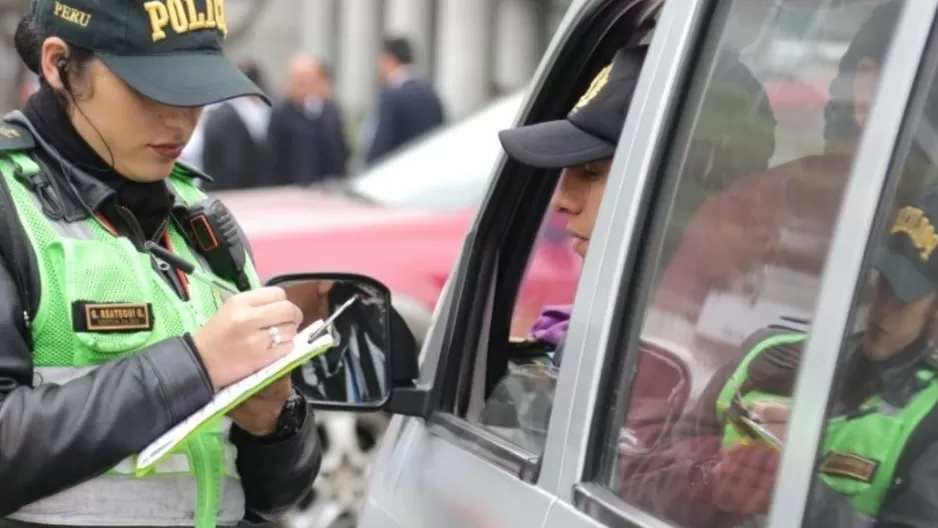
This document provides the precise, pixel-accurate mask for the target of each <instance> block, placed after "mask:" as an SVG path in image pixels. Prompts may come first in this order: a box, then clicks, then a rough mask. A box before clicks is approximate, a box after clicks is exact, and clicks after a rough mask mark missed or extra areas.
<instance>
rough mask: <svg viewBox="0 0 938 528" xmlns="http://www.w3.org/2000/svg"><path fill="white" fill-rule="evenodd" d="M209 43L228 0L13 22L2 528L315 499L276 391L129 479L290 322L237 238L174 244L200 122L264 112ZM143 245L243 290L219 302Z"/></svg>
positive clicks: (72, 12)
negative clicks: (184, 157) (29, 81)
mask: <svg viewBox="0 0 938 528" xmlns="http://www.w3.org/2000/svg"><path fill="white" fill-rule="evenodd" d="M225 32H226V25H225V6H224V3H223V0H150V1H144V0H61V1H56V0H35V1H34V3H33V5H32V9H31V12H30V13H29V14H28V15H26V16H25V17H24V18H23V20H21V22H20V24H19V26H18V28H17V31H16V49H17V52H18V53H19V54H20V57H21V58H22V60H23V61H24V62H25V63H26V64H27V66H29V68H30V69H32V70H33V71H34V72H36V73H37V74H38V75H39V76H40V78H41V89H40V91H39V92H38V93H37V94H36V95H34V96H33V97H32V98H31V99H30V100H29V102H28V104H27V105H26V107H25V108H24V110H23V112H13V113H11V114H9V115H7V116H6V117H5V118H4V119H3V121H2V122H0V200H2V201H0V212H2V213H3V215H2V216H3V217H2V219H0V221H2V222H3V223H2V225H3V229H2V230H0V250H2V251H0V254H2V257H3V259H2V260H0V333H2V335H3V342H2V344H0V482H2V483H3V484H2V486H0V487H2V491H0V526H4V527H6V526H22V525H64V526H68V525H72V526H76V525H80V526H198V527H200V528H201V527H209V526H225V525H229V526H231V525H236V524H238V523H239V522H241V521H242V520H247V521H249V522H262V521H265V520H272V519H273V518H274V517H276V516H277V515H279V514H281V513H283V512H284V511H286V510H287V509H289V508H290V507H291V506H292V505H293V504H294V503H295V502H296V501H298V500H299V499H301V498H302V497H303V496H304V495H305V494H307V493H308V492H309V490H310V486H311V484H312V481H313V480H314V478H315V476H316V472H317V470H318V467H319V459H320V454H319V451H318V446H317V444H316V434H315V430H314V426H313V420H312V413H311V412H310V411H309V410H308V404H307V402H306V401H305V400H304V399H303V398H302V396H299V395H298V394H297V393H296V392H295V391H294V390H293V388H292V386H291V384H290V380H289V378H285V379H283V380H282V381H280V382H277V383H275V384H274V385H273V386H271V387H270V388H269V389H267V390H266V391H264V392H263V393H261V394H259V395H257V396H255V397H254V398H252V399H251V400H249V401H247V402H245V403H244V404H243V405H242V406H241V407H239V408H238V409H236V410H234V411H233V412H232V413H231V414H230V416H229V417H228V418H226V419H224V420H221V421H219V423H217V424H214V427H213V428H209V430H207V431H204V432H200V433H198V434H197V435H195V436H194V437H193V438H191V439H190V440H189V441H188V442H187V443H186V444H185V448H184V449H182V450H180V451H178V452H176V453H174V454H173V455H171V456H169V457H167V458H166V459H165V461H164V462H161V463H160V465H159V467H157V468H156V470H155V472H154V473H152V474H150V475H148V476H146V477H136V476H134V475H133V473H132V472H131V464H129V463H128V459H129V458H130V457H132V456H133V455H134V454H135V453H137V452H139V451H140V450H141V449H142V448H143V447H145V446H146V445H147V444H148V443H150V442H151V441H153V440H154V439H156V438H157V437H158V436H159V435H160V434H162V433H163V432H165V431H167V430H168V429H169V428H171V427H172V426H173V425H175V424H176V423H178V422H180V421H181V420H183V419H184V418H186V417H187V416H188V415H190V414H191V413H193V412H194V411H195V410H197V409H198V408H200V407H201V406H203V405H205V404H206V403H207V402H208V401H209V400H210V399H211V398H212V395H213V393H214V391H217V390H219V389H220V388H222V387H225V386H227V385H229V384H231V383H232V382H234V381H236V380H239V379H241V378H243V377H244V376H246V375H248V374H249V373H251V372H253V371H256V370H258V369H259V368H260V367H261V366H263V365H265V364H266V363H268V362H269V361H270V360H271V359H272V358H273V357H276V356H280V355H282V354H284V353H285V352H286V348H287V347H289V346H290V341H291V339H292V338H293V336H294V335H295V332H296V328H297V324H299V322H300V320H301V314H300V312H299V310H298V309H297V308H296V306H294V305H293V304H292V303H290V302H289V301H287V300H286V297H285V294H284V292H283V291H282V290H281V289H279V288H261V287H260V285H259V284H258V278H257V275H256V274H255V271H254V267H253V264H252V261H251V257H250V254H249V251H248V250H247V249H246V244H245V243H244V242H243V240H242V238H241V234H240V232H239V231H237V232H236V234H237V237H234V238H235V239H233V240H229V241H228V242H229V243H228V244H227V253H225V255H221V257H225V258H220V256H219V254H218V251H217V248H216V250H215V251H213V252H208V251H205V250H201V249H200V248H201V246H199V245H197V244H195V243H194V242H193V240H194V235H193V233H191V232H190V231H189V229H190V227H189V226H190V224H192V222H188V221H187V219H190V217H191V216H192V214H193V211H204V210H208V209H212V210H217V207H215V206H213V207H212V208H207V207H206V200H207V198H206V197H205V196H204V195H203V194H202V193H201V192H200V191H199V190H198V188H197V187H196V185H195V184H194V181H193V180H194V179H197V178H206V176H204V175H202V174H199V173H197V172H195V171H194V170H192V169H190V168H188V167H186V166H183V165H181V164H179V163H178V162H177V157H178V156H179V154H180V151H181V150H182V147H183V145H185V143H186V141H188V139H189V137H190V135H191V134H192V131H193V129H194V127H195V125H196V121H197V120H198V119H199V115H200V113H201V110H202V107H203V106H204V105H206V104H209V103H214V102H218V101H223V100H226V99H230V98H233V97H238V96H243V95H255V96H260V97H262V98H265V99H266V97H265V96H264V95H263V94H262V93H260V91H259V90H258V88H257V87H255V86H254V85H253V84H252V83H251V82H250V81H249V80H248V79H247V78H246V77H244V76H243V75H242V74H241V73H240V72H239V71H238V70H237V68H235V66H234V65H232V64H231V63H230V62H229V61H228V60H226V59H225V57H224V56H223V55H222V51H221V42H222V39H223V38H224V34H225ZM216 205H217V204H216ZM148 241H153V242H156V243H158V244H160V245H161V246H162V247H163V248H165V249H167V250H168V251H172V252H173V253H174V254H175V255H177V256H178V257H180V258H182V259H185V260H186V261H188V262H191V263H193V264H194V265H196V266H197V267H198V268H199V269H201V270H202V271H204V272H206V273H213V274H215V275H218V276H219V277H220V278H221V279H222V280H224V281H226V282H228V283H230V284H232V285H236V284H237V285H240V286H241V287H240V290H241V291H245V290H248V291H246V292H244V293H239V294H237V295H235V296H233V297H231V298H229V299H227V300H225V301H221V300H220V299H219V298H218V296H217V294H216V292H215V291H214V289H213V288H212V287H211V285H210V284H206V283H205V281H194V280H191V281H190V280H187V277H186V275H185V274H182V273H178V272H177V271H176V270H173V269H166V266H163V267H161V266H159V263H158V262H157V261H156V259H154V258H153V257H152V256H151V255H150V254H149V253H148V252H146V251H145V250H144V246H145V244H146V243H147V242H148ZM232 263H233V264H232ZM229 264H230V265H229ZM232 275H236V276H232ZM252 288H253V289H252Z"/></svg>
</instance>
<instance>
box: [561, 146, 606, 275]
mask: <svg viewBox="0 0 938 528" xmlns="http://www.w3.org/2000/svg"><path fill="white" fill-rule="evenodd" d="M611 165H612V160H611V159H607V160H603V161H597V162H596V163H587V164H586V165H577V166H574V167H567V168H566V169H564V171H563V174H561V176H560V183H559V184H558V185H557V190H556V191H554V199H553V201H552V202H551V207H552V208H553V209H554V210H555V211H557V212H558V213H561V214H564V215H566V216H567V233H568V234H569V235H570V236H571V237H572V238H573V250H574V251H576V252H577V254H579V255H580V256H581V257H585V256H586V250H587V249H589V243H590V239H591V238H592V235H593V227H594V226H595V225H596V216H597V214H598V213H599V204H600V202H602V200H603V191H605V190H606V180H607V179H608V178H609V167H610V166H611Z"/></svg>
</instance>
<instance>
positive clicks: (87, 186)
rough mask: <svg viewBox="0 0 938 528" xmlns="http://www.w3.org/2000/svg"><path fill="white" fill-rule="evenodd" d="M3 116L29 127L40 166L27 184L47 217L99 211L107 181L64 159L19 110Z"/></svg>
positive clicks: (73, 218) (110, 193) (109, 194)
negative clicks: (38, 170) (102, 180)
mask: <svg viewBox="0 0 938 528" xmlns="http://www.w3.org/2000/svg"><path fill="white" fill-rule="evenodd" d="M3 120H4V121H7V122H9V123H11V124H14V125H17V126H19V127H21V128H23V129H25V130H27V131H29V133H30V134H31V135H32V136H33V140H34V141H35V144H36V147H37V148H36V149H35V150H34V151H33V152H34V153H35V155H36V161H37V163H39V164H40V167H41V170H40V172H39V174H37V175H36V176H35V177H33V178H30V181H29V182H28V185H29V187H30V189H31V190H32V191H33V192H34V193H36V195H37V196H38V198H39V200H40V201H41V202H42V205H43V210H44V211H45V212H46V214H47V215H49V217H50V218H52V219H55V220H65V221H67V222H77V221H79V220H84V219H86V218H88V217H89V216H91V215H93V214H95V213H97V212H98V211H100V210H101V208H102V206H103V205H104V204H105V203H106V202H108V201H109V200H111V199H112V198H113V197H114V196H115V195H116V192H115V191H114V190H113V189H112V188H111V187H109V186H108V185H107V184H105V183H103V182H101V181H100V180H98V179H97V178H95V177H94V176H92V175H90V174H88V173H87V172H86V171H84V170H82V169H81V168H80V167H78V166H76V165H74V164H72V163H71V162H69V161H68V160H67V159H65V158H64V157H63V156H62V155H61V154H60V153H59V151H58V150H56V148H55V147H53V146H52V145H51V144H50V143H49V142H48V141H47V140H46V139H45V138H43V137H42V136H41V135H40V134H39V132H38V131H37V130H36V127H34V126H33V124H32V123H30V122H29V120H28V119H27V118H26V116H25V115H23V113H22V112H20V111H19V110H16V111H13V112H10V113H9V114H7V115H6V116H5V117H4V119H3ZM177 165H179V166H181V167H182V168H184V169H185V170H186V172H187V173H189V174H190V175H192V176H193V177H195V178H199V179H201V180H204V181H209V182H210V181H212V179H211V178H209V177H208V176H206V175H204V174H202V173H201V172H200V171H199V170H197V169H195V168H194V167H191V166H189V165H187V164H186V163H183V162H177ZM49 190H51V192H49ZM174 194H175V193H174ZM180 207H182V208H184V207H185V206H184V205H183V204H182V202H181V201H180V200H179V199H178V197H177V198H176V205H175V206H174V210H176V209H178V208H180Z"/></svg>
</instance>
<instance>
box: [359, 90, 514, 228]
mask: <svg viewBox="0 0 938 528" xmlns="http://www.w3.org/2000/svg"><path fill="white" fill-rule="evenodd" d="M523 96H524V94H523V93H521V92H518V93H514V94H511V95H508V96H505V97H502V98H500V99H498V100H496V101H495V102H493V103H491V104H490V105H488V106H486V107H484V108H483V109H481V110H479V111H478V112H477V113H476V114H474V115H472V116H469V117H467V118H465V120H463V121H460V122H457V123H454V124H452V125H450V126H447V127H445V128H442V129H440V130H437V131H434V132H433V133H431V134H430V135H429V136H428V137H426V138H423V139H421V140H419V141H417V142H416V143H414V144H413V145H410V146H408V147H407V148H405V149H403V150H402V151H401V152H399V153H396V154H395V155H393V156H391V157H389V158H388V159H386V160H382V161H381V162H380V163H379V164H378V165H376V166H375V167H373V168H371V169H369V170H367V171H366V172H364V173H363V174H362V175H361V176H358V177H356V178H353V179H352V180H351V181H350V183H349V185H350V186H351V187H352V189H353V190H354V191H355V192H356V193H357V194H360V195H362V196H364V197H366V198H368V199H369V200H371V201H374V202H376V203H378V204H381V205H386V206H390V207H405V208H415V209H430V210H443V211H450V210H457V209H461V208H464V207H474V206H476V205H478V203H479V202H480V201H481V200H482V198H483V196H484V195H485V191H486V188H487V187H488V183H489V179H490V178H491V175H492V170H493V169H494V168H495V163H496V161H498V156H499V155H500V154H501V145H499V143H498V131H499V130H502V129H504V128H508V127H510V126H511V122H512V120H513V119H514V118H515V117H516V116H517V115H518V111H519V110H520V109H521V103H522V102H523Z"/></svg>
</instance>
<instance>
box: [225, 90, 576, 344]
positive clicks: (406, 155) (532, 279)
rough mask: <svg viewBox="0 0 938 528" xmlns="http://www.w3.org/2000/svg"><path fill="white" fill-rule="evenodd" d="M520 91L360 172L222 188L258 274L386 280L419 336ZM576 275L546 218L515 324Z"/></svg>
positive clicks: (558, 224)
mask: <svg viewBox="0 0 938 528" xmlns="http://www.w3.org/2000/svg"><path fill="white" fill-rule="evenodd" d="M521 102H522V94H520V93H518V94H514V95H511V96H508V97H505V98H503V99H500V100H498V101H496V102H495V103H494V104H492V105H490V106H488V107H487V108H485V109H483V110H482V111H480V112H479V113H477V114H475V115H473V116H471V117H469V118H467V119H465V120H463V121H460V122H458V123H455V124H453V125H450V126H447V127H445V128H442V129H440V130H438V131H436V132H434V133H431V134H429V135H428V136H427V137H426V138H424V139H421V140H418V141H417V142H415V143H414V144H412V145H410V146H408V147H405V148H404V149H402V151H400V152H399V153H396V154H394V155H392V156H391V157H389V158H388V159H386V160H384V161H383V162H380V163H379V164H378V165H376V166H374V167H373V168H371V169H369V170H367V171H365V172H364V173H362V174H361V175H358V176H354V177H352V178H350V179H349V180H345V181H341V182H335V183H332V184H326V185H321V186H317V187H313V188H299V187H276V188H268V189H257V190H249V191H233V192H220V193H217V195H216V196H217V197H218V198H220V199H221V200H222V201H223V202H224V203H225V204H226V205H228V207H229V208H230V209H231V210H232V212H233V213H234V214H235V216H236V217H237V219H238V221H239V222H240V224H241V226H242V228H243V229H244V231H245V233H246V234H247V236H248V238H249V239H250V241H251V244H252V246H253V250H254V256H255V260H256V262H257V266H258V271H259V273H260V275H261V277H262V278H269V277H271V276H273V275H279V274H283V273H290V272H302V271H344V272H353V273H363V274H366V275H369V276H372V277H375V278H376V279H378V280H380V281H382V282H384V283H385V284H386V285H387V286H388V287H389V288H390V289H391V291H392V292H393V296H394V304H395V308H396V309H397V310H398V311H399V312H401V314H402V315H403V316H404V318H405V319H406V320H407V322H408V324H409V325H410V327H411V330H413V331H414V334H415V335H416V336H417V338H418V340H422V338H423V335H424V333H425V332H426V329H427V327H428V325H429V323H430V319H431V315H432V312H433V308H434V306H435V305H436V301H437V299H438V298H439V296H440V293H441V291H442V288H443V285H444V284H445V282H446V280H447V278H448V277H449V274H450V272H451V270H452V269H453V265H454V264H455V262H456V258H457V257H458V256H459V254H460V250H461V248H462V245H463V239H464V237H465V236H466V233H467V232H468V231H469V229H470V227H471V225H472V222H473V220H474V218H475V214H476V208H477V207H478V205H479V204H480V203H481V201H482V199H483V197H484V195H485V192H486V189H487V187H488V183H489V178H490V176H491V173H492V170H493V168H494V166H495V163H496V162H497V160H498V157H499V156H500V154H501V145H500V144H499V142H498V138H497V136H496V133H497V131H498V130H500V129H502V128H507V127H510V126H511V124H512V120H513V119H514V118H515V116H516V115H517V113H518V110H519V107H520V104H521ZM579 272H580V261H579V258H578V257H577V256H576V255H575V254H574V253H573V251H572V249H571V247H570V241H569V239H568V238H567V235H566V233H565V231H564V221H563V220H562V219H559V218H551V219H550V221H549V222H547V225H546V226H545V232H544V235H543V236H542V241H541V243H540V245H539V248H538V251H537V253H536V256H535V258H534V260H533V262H532V263H531V265H530V267H529V269H528V273H527V277H526V280H525V284H524V286H523V288H522V292H521V296H520V299H519V303H518V307H517V308H516V311H515V313H516V315H517V317H516V319H517V321H516V323H517V325H516V327H515V330H516V332H517V331H523V328H524V327H525V326H526V325H527V324H529V323H530V322H532V321H533V318H534V317H535V316H536V314H537V313H538V311H539V310H540V307H541V306H543V305H545V304H558V303H570V302H572V300H573V295H574V291H575V289H576V282H577V278H578V277H579Z"/></svg>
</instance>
